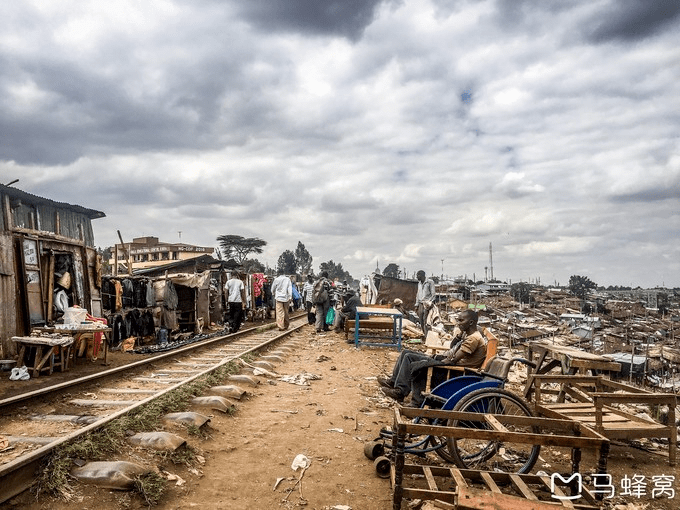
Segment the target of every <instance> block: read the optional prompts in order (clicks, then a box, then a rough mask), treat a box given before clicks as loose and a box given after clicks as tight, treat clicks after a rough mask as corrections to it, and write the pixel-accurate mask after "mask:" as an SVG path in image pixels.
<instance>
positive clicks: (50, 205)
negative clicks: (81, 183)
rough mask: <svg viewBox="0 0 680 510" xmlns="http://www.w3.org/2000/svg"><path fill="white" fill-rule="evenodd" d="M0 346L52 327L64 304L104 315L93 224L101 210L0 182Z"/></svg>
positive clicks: (7, 351) (5, 352) (10, 348)
mask: <svg viewBox="0 0 680 510" xmlns="http://www.w3.org/2000/svg"><path fill="white" fill-rule="evenodd" d="M0 204H1V205H0V215H1V216H2V222H1V224H0V229H1V230H0V343H1V346H2V352H1V353H0V355H1V357H2V358H11V357H13V356H15V355H16V352H15V347H14V342H12V341H11V338H12V337H13V336H26V335H28V334H30V331H31V328H32V327H34V326H42V325H45V324H49V323H52V322H53V321H54V320H56V319H57V318H58V316H60V314H61V311H62V310H60V309H63V308H64V307H65V306H74V305H77V306H80V307H82V308H86V309H87V310H88V311H90V313H92V314H93V315H99V314H100V313H101V293H100V287H101V260H100V258H99V257H98V256H97V252H96V250H95V247H94V234H93V231H92V220H93V219H96V218H103V217H105V214H104V213H103V212H101V211H95V210H93V209H87V208H85V207H81V206H78V205H72V204H66V203H62V202H55V201H53V200H50V199H47V198H42V197H39V196H36V195H32V194H30V193H26V192H24V191H21V190H19V189H16V188H13V187H11V186H4V185H1V184H0Z"/></svg>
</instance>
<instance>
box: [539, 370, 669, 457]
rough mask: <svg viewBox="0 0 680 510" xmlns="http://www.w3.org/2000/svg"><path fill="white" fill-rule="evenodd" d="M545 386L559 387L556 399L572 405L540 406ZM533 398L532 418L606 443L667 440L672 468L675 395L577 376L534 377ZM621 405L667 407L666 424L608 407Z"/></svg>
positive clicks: (599, 378) (597, 378)
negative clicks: (566, 424) (574, 425)
mask: <svg viewBox="0 0 680 510" xmlns="http://www.w3.org/2000/svg"><path fill="white" fill-rule="evenodd" d="M547 383H558V384H560V386H561V389H560V391H559V395H560V396H561V395H568V396H569V397H570V399H571V400H572V402H564V401H563V400H562V399H561V398H558V401H557V402H550V403H545V402H543V401H542V399H543V397H544V396H545V394H546V393H548V392H547V391H545V389H544V388H542V385H543V384H547ZM553 393H554V392H553ZM534 394H535V403H534V409H535V412H536V414H538V415H541V416H545V417H548V418H557V419H570V420H574V421H577V422H579V423H583V424H584V425H586V426H588V427H590V428H592V429H594V430H595V431H597V432H599V433H600V434H602V435H603V436H605V437H606V438H608V439H637V438H644V437H661V438H668V440H669V448H668V463H669V464H670V465H671V466H675V465H676V451H677V440H678V438H677V432H678V431H677V427H676V424H675V419H676V418H675V407H676V405H677V397H676V395H675V394H673V393H651V392H649V391H646V390H643V389H640V388H636V387H634V386H629V385H627V384H623V383H619V382H615V381H611V380H609V379H605V378H603V377H602V376H579V375H534ZM560 400H562V401H560ZM623 403H627V404H646V405H650V406H652V405H654V406H658V405H667V406H668V419H667V424H666V425H664V424H662V423H658V422H655V421H652V420H649V419H647V418H642V417H639V416H635V415H634V414H631V413H627V412H625V411H623V410H621V409H618V408H615V407H612V405H611V404H623Z"/></svg>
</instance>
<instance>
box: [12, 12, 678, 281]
mask: <svg viewBox="0 0 680 510" xmlns="http://www.w3.org/2000/svg"><path fill="white" fill-rule="evenodd" d="M679 136H680V2H678V1H676V0H560V1H547V0H507V1H503V0H467V1H461V0H385V1H380V0H323V1H320V0H247V1H244V0H145V1H144V2H139V1H138V0H129V1H122V0H111V1H109V2H101V1H98V2H82V1H76V0H58V1H57V0H52V1H50V0H34V1H27V0H16V1H13V2H3V5H2V7H0V178H1V179H2V183H3V184H7V183H9V182H10V181H11V180H13V179H16V178H19V179H20V181H19V182H18V183H17V184H15V185H14V186H15V187H17V188H19V189H22V190H24V191H27V192H29V193H34V194H36V195H39V196H43V197H47V198H50V199H53V200H56V201H60V202H68V203H72V204H77V205H82V206H84V207H89V208H92V209H96V210H101V211H103V212H104V213H106V218H103V219H98V220H94V221H93V225H94V230H95V243H96V245H97V246H101V247H105V246H110V245H113V244H114V243H115V242H117V234H116V231H117V230H120V231H121V234H122V235H123V238H124V240H126V241H129V240H131V239H132V238H133V237H139V236H147V235H152V236H157V237H159V238H160V239H161V241H165V242H178V241H179V240H180V234H179V232H180V231H181V241H182V242H187V243H191V244H197V245H201V246H216V245H217V242H216V237H217V236H218V235H222V234H238V235H243V236H246V237H260V238H262V239H264V240H266V241H267V242H268V245H267V247H266V249H265V252H264V253H263V254H262V255H261V256H258V258H259V259H260V260H261V261H263V262H266V263H268V264H269V265H270V266H275V265H276V262H277V259H278V256H279V255H280V254H281V252H283V251H284V250H286V249H290V250H294V249H295V247H296V245H297V243H298V241H302V242H303V243H304V245H305V246H306V247H307V249H308V250H309V252H310V253H311V254H312V256H313V257H314V264H313V267H314V268H315V269H317V270H318V266H319V263H321V262H323V261H327V260H329V259H333V260H334V261H335V262H341V263H342V265H343V266H344V267H345V269H347V270H349V272H350V273H351V274H352V275H353V276H354V277H355V278H360V277H361V276H362V275H364V274H368V273H370V272H371V271H372V270H373V269H374V268H375V267H376V263H377V264H378V265H379V266H380V268H381V269H382V268H384V267H385V266H386V265H387V264H388V263H390V262H394V263H396V264H398V265H399V266H400V267H402V268H405V269H406V271H407V272H408V273H409V276H410V275H411V274H412V273H413V272H415V271H416V270H417V269H421V268H422V269H425V270H426V271H427V272H428V273H429V274H435V275H440V274H441V273H442V268H443V273H444V274H445V275H450V276H457V275H468V277H470V278H472V276H473V274H474V275H475V276H476V278H477V279H483V278H484V275H485V267H488V266H489V243H493V274H494V276H495V277H497V278H500V279H501V280H505V281H510V280H511V281H512V282H517V281H519V280H523V281H529V280H531V281H533V280H535V279H537V278H540V280H541V283H544V284H548V283H554V282H555V281H557V282H558V283H561V284H563V285H564V284H566V283H567V282H568V279H569V276H571V275H573V274H579V275H585V276H588V277H589V278H590V279H591V280H593V281H594V282H596V283H598V284H600V285H632V286H638V285H641V286H643V287H647V286H655V285H662V284H665V285H666V286H667V287H672V286H680V240H679V237H680V235H679V234H680V138H679ZM442 259H443V263H442Z"/></svg>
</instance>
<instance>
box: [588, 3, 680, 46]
mask: <svg viewBox="0 0 680 510" xmlns="http://www.w3.org/2000/svg"><path fill="white" fill-rule="evenodd" d="M678 17H680V2H678V0H619V1H613V2H611V3H610V4H609V5H608V6H607V7H606V8H605V9H604V10H602V11H600V12H599V13H598V17H597V20H593V21H592V24H591V26H592V27H593V28H592V29H591V31H590V33H589V35H588V38H589V40H591V41H593V42H597V43H601V42H607V41H611V40H621V41H637V40H640V39H644V38H645V37H649V36H652V35H655V34H657V33H659V32H661V31H662V30H664V29H669V28H670V26H671V24H673V22H675V21H677V20H678ZM675 30H677V27H676V28H675Z"/></svg>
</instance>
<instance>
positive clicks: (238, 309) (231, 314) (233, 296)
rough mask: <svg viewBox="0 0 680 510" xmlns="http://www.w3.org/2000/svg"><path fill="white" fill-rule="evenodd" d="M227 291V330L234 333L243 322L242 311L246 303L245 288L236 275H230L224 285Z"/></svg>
mask: <svg viewBox="0 0 680 510" xmlns="http://www.w3.org/2000/svg"><path fill="white" fill-rule="evenodd" d="M224 289H225V290H226V291H227V306H228V312H227V313H228V315H227V317H228V321H229V329H230V330H231V332H232V333H236V332H237V331H238V330H239V328H240V327H241V323H242V322H243V309H244V308H245V303H246V288H245V285H243V281H242V280H241V278H240V275H239V274H238V273H232V274H231V278H229V280H227V283H226V284H225V285H224Z"/></svg>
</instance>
